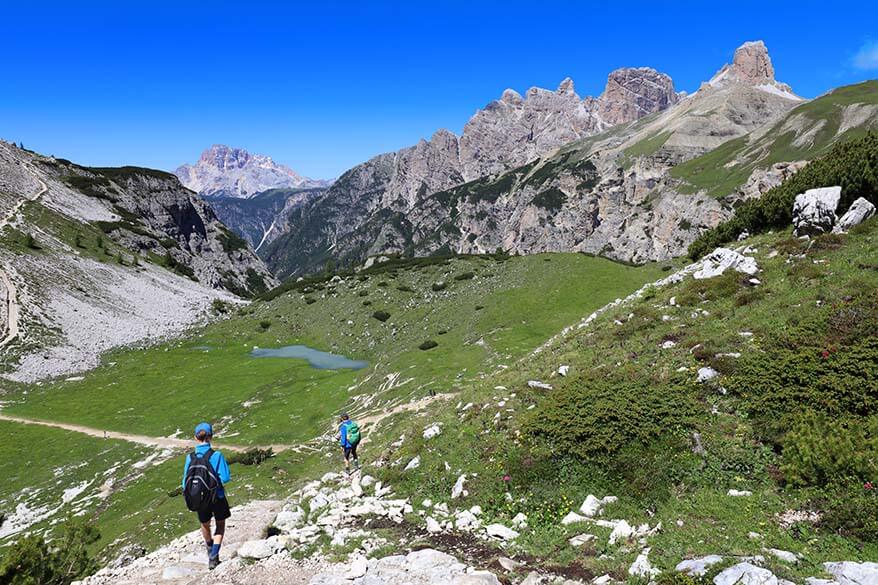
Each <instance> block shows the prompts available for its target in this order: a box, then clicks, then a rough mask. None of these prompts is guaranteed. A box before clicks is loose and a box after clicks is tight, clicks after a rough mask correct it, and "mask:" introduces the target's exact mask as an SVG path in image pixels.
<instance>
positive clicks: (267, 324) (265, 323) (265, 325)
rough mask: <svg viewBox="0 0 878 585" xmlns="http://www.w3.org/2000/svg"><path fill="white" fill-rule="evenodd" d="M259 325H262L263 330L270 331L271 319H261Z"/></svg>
mask: <svg viewBox="0 0 878 585" xmlns="http://www.w3.org/2000/svg"><path fill="white" fill-rule="evenodd" d="M259 327H261V328H262V330H263V331H268V330H269V329H270V328H271V321H268V320H265V321H260V322H259Z"/></svg>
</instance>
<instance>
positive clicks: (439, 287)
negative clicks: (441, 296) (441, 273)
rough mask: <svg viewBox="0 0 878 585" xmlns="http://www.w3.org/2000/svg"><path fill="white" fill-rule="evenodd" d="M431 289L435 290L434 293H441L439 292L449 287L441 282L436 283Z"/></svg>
mask: <svg viewBox="0 0 878 585" xmlns="http://www.w3.org/2000/svg"><path fill="white" fill-rule="evenodd" d="M430 288H432V289H433V292H439V291H442V290H445V289H446V288H448V285H447V284H446V283H444V282H442V281H439V282H434V283H433V286H432V287H430Z"/></svg>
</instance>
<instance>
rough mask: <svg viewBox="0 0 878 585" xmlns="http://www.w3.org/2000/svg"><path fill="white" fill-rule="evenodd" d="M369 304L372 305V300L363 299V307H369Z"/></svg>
mask: <svg viewBox="0 0 878 585" xmlns="http://www.w3.org/2000/svg"><path fill="white" fill-rule="evenodd" d="M371 305H372V301H369V300H366V301H363V306H364V307H369V306H371Z"/></svg>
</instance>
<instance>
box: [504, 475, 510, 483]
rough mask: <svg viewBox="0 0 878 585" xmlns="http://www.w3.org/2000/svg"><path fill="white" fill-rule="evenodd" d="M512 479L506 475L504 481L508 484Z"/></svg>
mask: <svg viewBox="0 0 878 585" xmlns="http://www.w3.org/2000/svg"><path fill="white" fill-rule="evenodd" d="M511 479H512V478H511V477H509V474H506V475H504V476H503V481H504V482H506V483H509V481H510V480H511Z"/></svg>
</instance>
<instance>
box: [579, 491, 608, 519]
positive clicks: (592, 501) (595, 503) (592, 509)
mask: <svg viewBox="0 0 878 585" xmlns="http://www.w3.org/2000/svg"><path fill="white" fill-rule="evenodd" d="M603 507H604V502H603V501H602V500H599V499H597V498H596V497H595V496H593V495H592V494H588V496H586V498H585V501H584V502H582V505H581V506H580V507H579V511H580V512H582V515H583V516H586V517H588V518H592V517H594V516H597V515H598V514H600V512H601V508H603Z"/></svg>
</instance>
